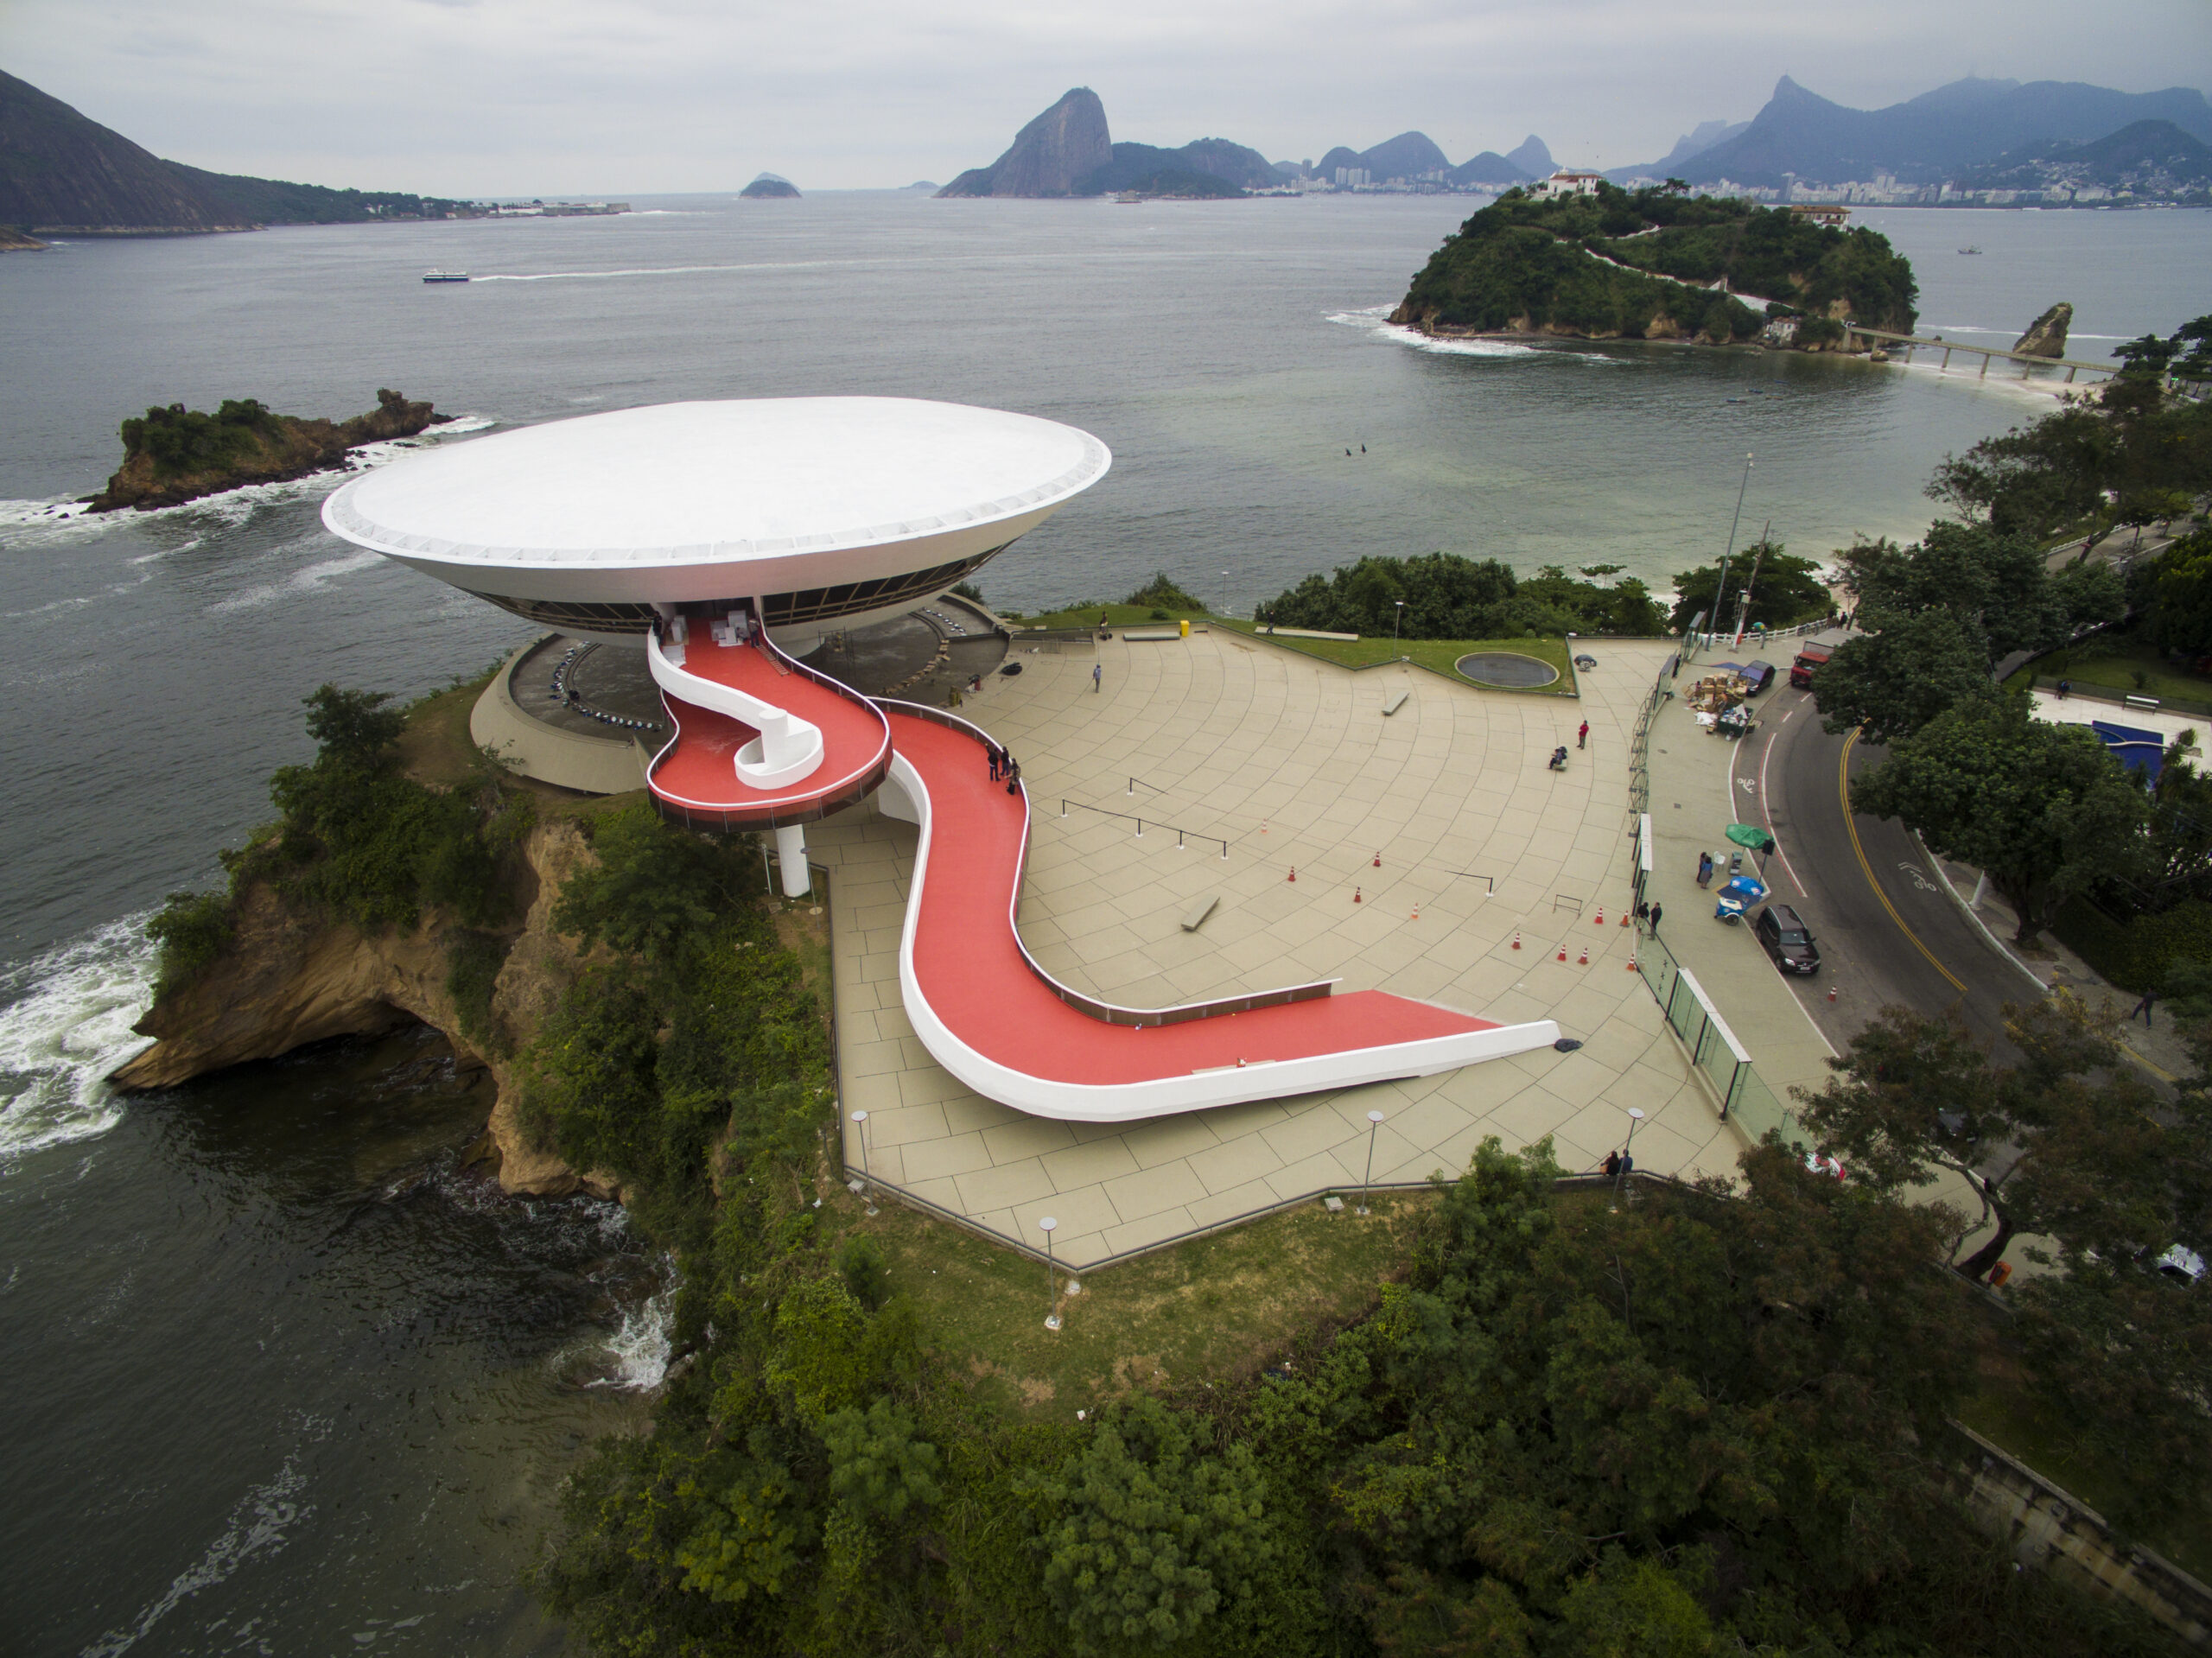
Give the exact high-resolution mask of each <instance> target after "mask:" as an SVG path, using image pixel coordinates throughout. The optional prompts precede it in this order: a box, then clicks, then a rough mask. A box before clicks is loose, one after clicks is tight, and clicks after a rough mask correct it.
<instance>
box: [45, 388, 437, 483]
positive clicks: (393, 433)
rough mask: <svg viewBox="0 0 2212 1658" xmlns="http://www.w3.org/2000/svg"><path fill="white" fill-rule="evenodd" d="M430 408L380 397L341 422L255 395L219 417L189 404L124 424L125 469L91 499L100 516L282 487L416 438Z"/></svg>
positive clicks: (394, 396) (232, 402)
mask: <svg viewBox="0 0 2212 1658" xmlns="http://www.w3.org/2000/svg"><path fill="white" fill-rule="evenodd" d="M451 418H452V416H441V415H440V414H439V413H438V412H437V410H435V408H434V407H433V406H432V405H431V404H429V403H410V402H409V401H408V400H407V397H406V396H405V395H404V393H401V392H397V391H390V390H385V391H378V393H377V406H376V407H375V408H374V409H372V410H369V412H368V413H366V414H365V415H355V416H353V417H352V418H350V419H347V420H342V421H334V420H327V419H324V418H321V417H320V416H299V415H280V414H278V413H277V412H276V411H275V410H272V409H270V408H268V407H267V406H266V405H264V404H263V403H260V402H259V401H257V399H255V398H252V397H226V398H225V399H224V401H223V403H222V404H221V405H220V406H219V408H218V409H217V410H215V412H214V413H213V414H212V415H210V414H207V413H205V412H203V411H202V410H197V409H187V408H186V407H185V406H184V405H183V404H182V403H170V404H169V405H168V406H167V407H166V408H162V407H158V406H157V407H155V408H152V409H149V410H147V411H146V412H145V414H144V416H133V417H132V418H131V419H130V420H126V421H124V422H123V427H122V436H123V464H122V465H121V466H120V467H117V468H116V470H115V473H114V475H113V476H112V477H111V478H110V479H109V480H107V487H106V488H105V489H103V490H102V491H100V492H99V494H97V495H94V496H92V497H90V498H88V500H87V505H90V506H91V507H92V511H95V512H112V511H117V510H118V509H120V508H123V507H126V506H127V507H135V508H137V510H138V511H142V512H144V511H152V510H153V509H154V508H156V507H160V506H178V505H182V504H183V503H184V502H186V501H191V500H197V499H200V497H201V496H203V495H213V494H216V493H218V492H220V491H223V490H226V489H237V488H238V487H239V486H242V485H245V484H274V483H281V482H283V481H284V480H287V479H292V478H304V477H306V476H308V473H317V472H327V471H328V470H330V469H331V468H332V467H340V466H343V465H344V464H345V463H346V454H348V453H349V452H350V451H352V450H354V449H357V448H360V447H361V446H362V445H363V444H365V443H382V442H388V441H391V440H392V439H394V438H402V437H414V436H416V435H419V434H420V433H422V432H424V431H426V430H428V429H429V428H430V427H431V426H433V425H435V424H436V423H437V422H439V421H441V420H449V419H451Z"/></svg>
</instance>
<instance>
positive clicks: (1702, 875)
mask: <svg viewBox="0 0 2212 1658" xmlns="http://www.w3.org/2000/svg"><path fill="white" fill-rule="evenodd" d="M1697 884H1698V885H1699V886H1712V885H1713V854H1711V853H1710V852H1700V853H1699V854H1697Z"/></svg>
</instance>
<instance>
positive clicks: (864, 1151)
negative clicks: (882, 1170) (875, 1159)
mask: <svg viewBox="0 0 2212 1658" xmlns="http://www.w3.org/2000/svg"><path fill="white" fill-rule="evenodd" d="M853 1121H854V1122H855V1123H856V1124H858V1125H859V1128H860V1131H861V1181H862V1182H863V1183H864V1184H865V1185H867V1187H868V1191H869V1193H870V1194H871V1195H870V1196H869V1197H868V1199H867V1202H868V1213H869V1214H871V1215H873V1214H874V1213H875V1198H874V1196H873V1195H872V1194H873V1193H874V1190H875V1177H874V1175H873V1174H871V1173H869V1172H868V1113H867V1112H865V1111H855V1112H854V1113H853Z"/></svg>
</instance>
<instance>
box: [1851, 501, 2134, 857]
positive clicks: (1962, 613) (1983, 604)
mask: <svg viewBox="0 0 2212 1658" xmlns="http://www.w3.org/2000/svg"><path fill="white" fill-rule="evenodd" d="M1842 565H1843V581H1844V584H1845V585H1846V586H1847V587H1848V588H1850V589H1851V590H1852V591H1853V593H1855V594H1857V595H1858V599H1859V605H1858V613H1859V626H1861V627H1862V628H1864V629H1866V630H1868V631H1867V632H1865V633H1864V634H1862V635H1861V636H1860V637H1858V638H1851V639H1847V640H1846V641H1845V642H1844V643H1843V645H1840V647H1839V648H1838V649H1837V651H1836V653H1835V655H1834V657H1833V658H1832V659H1831V660H1830V661H1829V662H1828V664H1827V666H1825V667H1824V668H1822V669H1821V671H1820V674H1819V675H1818V677H1816V678H1815V681H1814V683H1813V696H1814V700H1815V702H1817V703H1818V704H1819V706H1820V710H1821V719H1822V721H1823V722H1824V723H1825V725H1826V726H1827V729H1828V730H1830V731H1832V732H1844V731H1849V730H1851V729H1853V727H1863V728H1864V730H1865V732H1866V736H1867V738H1868V740H1870V741H1873V742H1878V743H1890V742H1897V741H1900V740H1904V739H1906V738H1909V737H1911V736H1913V735H1914V734H1916V733H1918V732H1919V731H1921V730H1922V729H1923V727H1927V726H1928V725H1929V723H1930V722H1931V721H1934V720H1935V719H1936V716H1937V715H1941V714H1942V713H1943V712H1944V711H1945V710H1946V709H1947V708H1951V707H1953V706H1954V705H1955V704H1957V703H1958V702H1960V701H1961V699H1962V698H1964V697H1966V696H1969V695H1970V694H1971V693H1974V692H1975V691H1978V690H1980V689H1986V686H1987V685H1988V683H1989V677H1990V673H1991V671H1992V670H1993V668H1994V667H1995V665H1996V664H1997V662H1998V661H1999V659H2000V658H2001V657H2005V656H2007V655H2010V654H2011V653H2012V652H2014V651H2044V650H2049V649H2050V648H2051V647H2052V646H2053V645H2060V644H2063V643H2064V642H2065V641H2066V640H2067V639H2069V638H2073V637H2074V636H2075V634H2076V633H2077V632H2080V631H2081V630H2082V629H2084V628H2088V627H2092V626H2098V625H2100V624H2102V623H2106V622H2110V621H2113V620H2116V619H2118V618H2119V617H2120V613H2121V612H2122V611H2123V610H2124V609H2125V607H2126V601H2125V599H2124V596H2123V591H2122V588H2121V585H2120V578H2119V576H2118V575H2115V574H2114V573H2113V570H2112V569H2111V568H2110V567H2109V566H2107V565H2103V564H2076V565H2074V566H2072V567H2070V568H2069V569H2064V570H2062V571H2060V572H2059V573H2058V574H2057V575H2051V574H2050V573H2049V571H2048V570H2047V569H2046V567H2045V560H2044V553H2043V551H2042V549H2040V548H2039V547H2037V545H2036V544H2035V543H2033V542H2032V541H2031V540H2029V539H2028V538H2026V537H2023V536H2018V535H2012V534H2007V533H2005V532H2004V531H2001V530H1995V529H1993V528H1992V527H1990V526H1989V525H1987V524H1931V525H1929V530H1928V534H1927V536H1926V537H1925V538H1924V539H1923V541H1922V542H1920V543H1918V544H1916V545H1915V546H1911V547H1906V548H1899V547H1897V546H1896V545H1894V544H1893V543H1890V542H1887V541H1875V542H1861V543H1859V544H1858V545H1856V546H1854V547H1853V548H1851V549H1849V550H1848V551H1847V552H1846V553H1845V554H1844V555H1843V558H1842ZM1923 827H1924V826H1923Z"/></svg>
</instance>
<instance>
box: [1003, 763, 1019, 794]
mask: <svg viewBox="0 0 2212 1658" xmlns="http://www.w3.org/2000/svg"><path fill="white" fill-rule="evenodd" d="M1020 789H1021V762H1020V760H1018V759H1014V756H1013V755H1011V754H1008V755H1007V757H1006V791H1007V793H1008V794H1016V793H1019V792H1020Z"/></svg>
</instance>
